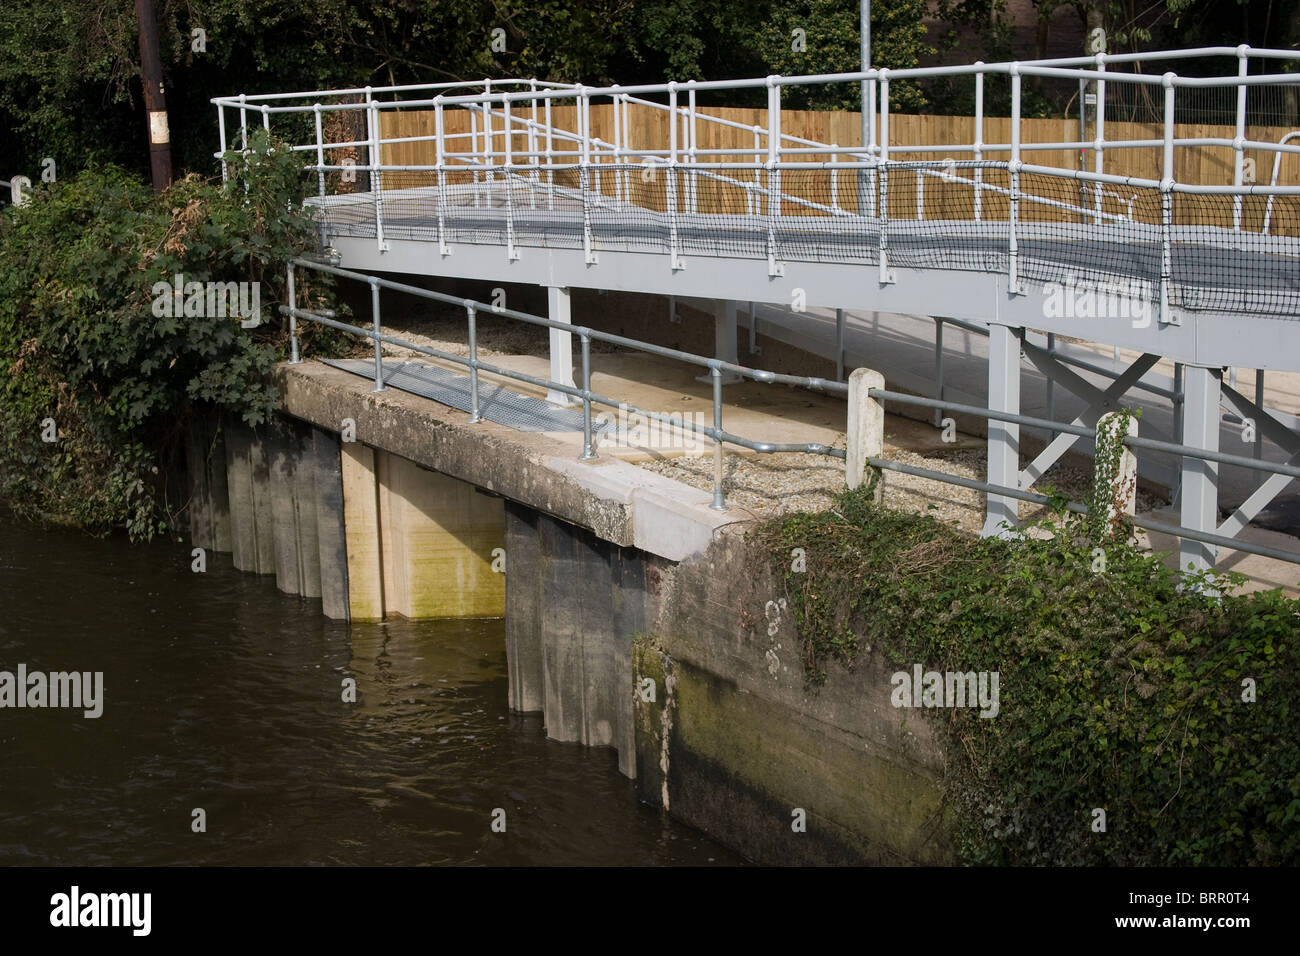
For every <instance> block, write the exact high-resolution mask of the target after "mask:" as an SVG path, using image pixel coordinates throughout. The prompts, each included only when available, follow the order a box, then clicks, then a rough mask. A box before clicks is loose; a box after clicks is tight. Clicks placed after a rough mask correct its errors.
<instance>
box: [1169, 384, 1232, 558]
mask: <svg viewBox="0 0 1300 956" xmlns="http://www.w3.org/2000/svg"><path fill="white" fill-rule="evenodd" d="M1221 375H1222V372H1221V371H1220V370H1219V369H1217V368H1205V367H1203V366H1199V365H1185V366H1184V368H1183V434H1182V443H1183V444H1184V445H1188V446H1190V447H1192V448H1200V449H1203V450H1205V451H1218V450H1219V388H1220V376H1221ZM1180 507H1181V510H1182V514H1181V520H1182V524H1183V527H1185V528H1191V529H1193V530H1196V531H1207V532H1211V533H1214V532H1216V531H1217V530H1218V523H1219V465H1218V463H1217V462H1213V461H1203V460H1202V459H1200V458H1184V459H1183V467H1182V498H1181V505H1180ZM1217 554H1218V548H1216V547H1215V546H1214V545H1212V544H1203V543H1202V542H1199V541H1189V540H1187V539H1186V538H1183V539H1182V543H1181V545H1180V546H1179V550H1178V566H1179V568H1181V569H1182V570H1184V571H1186V570H1187V569H1188V566H1189V565H1190V566H1191V567H1192V569H1193V570H1196V571H1202V570H1205V569H1206V568H1210V567H1213V566H1214V559H1215V557H1216V556H1217Z"/></svg>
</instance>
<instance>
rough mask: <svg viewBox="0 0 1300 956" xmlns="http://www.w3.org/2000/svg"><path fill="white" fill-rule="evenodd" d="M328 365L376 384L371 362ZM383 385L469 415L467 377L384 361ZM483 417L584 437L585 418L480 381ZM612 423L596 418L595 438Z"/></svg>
mask: <svg viewBox="0 0 1300 956" xmlns="http://www.w3.org/2000/svg"><path fill="white" fill-rule="evenodd" d="M321 361H322V362H324V363H325V364H326V365H330V366H332V367H334V368H337V369H342V370H343V371H345V372H351V373H352V374H353V375H360V376H361V377H362V378H366V379H370V380H371V381H374V377H375V363H374V361H373V360H370V359H321ZM383 369H384V371H383V376H384V384H385V385H388V386H390V387H392V388H397V389H401V390H402V391H403V392H410V393H411V394H412V395H419V396H421V397H422V398H428V399H432V400H433V401H435V402H439V403H440V404H443V405H448V406H450V407H451V408H459V409H460V410H461V411H462V412H469V410H470V392H469V376H468V375H457V374H456V373H455V372H450V371H448V370H446V369H443V368H438V367H436V366H433V365H425V364H423V363H420V362H409V361H403V360H401V359H386V360H384V362H383ZM478 410H479V414H480V415H481V416H483V417H484V418H486V419H487V420H488V421H492V422H496V423H497V424H498V425H507V426H509V427H510V428H516V429H518V430H519V431H524V432H580V431H582V412H581V411H580V410H579V411H569V410H565V409H561V408H556V407H555V406H553V405H549V404H547V403H546V402H544V401H542V400H540V399H537V398H531V397H529V396H527V395H520V394H519V393H518V392H512V391H510V390H509V389H508V388H506V387H505V386H503V385H493V384H490V383H486V382H483V381H482V380H481V379H480V380H479V386H478ZM611 425H612V423H610V422H601V421H597V420H596V418H595V416H593V417H592V423H591V429H592V432H593V433H600V432H602V431H604V430H605V429H606V428H608V427H611Z"/></svg>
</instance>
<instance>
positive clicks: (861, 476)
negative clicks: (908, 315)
mask: <svg viewBox="0 0 1300 956" xmlns="http://www.w3.org/2000/svg"><path fill="white" fill-rule="evenodd" d="M884 387H885V377H884V376H883V375H881V374H880V373H879V372H877V371H875V370H873V369H869V368H855V369H854V370H853V372H852V373H851V374H850V375H849V402H848V405H849V409H848V411H849V416H848V445H847V449H848V450H847V451H846V453H845V460H844V480H845V484H847V485H848V487H849V489H850V490H852V489H854V488H857V487H858V486H859V485H861V484H862V483H863V481H874V482H875V488H874V489H873V491H874V495H873V497H874V499H875V501H876V502H877V503H879V502H880V501H881V500H882V498H883V496H884V490H885V489H884V482H883V481H882V480H881V473H880V470H879V469H878V468H873V467H872V466H871V465H870V464H868V462H869V461H870V459H872V458H879V457H880V455H881V453H882V452H883V451H884V448H885V406H884V405H882V404H881V403H880V402H879V401H877V400H876V399H874V398H872V397H871V390H872V389H881V388H884Z"/></svg>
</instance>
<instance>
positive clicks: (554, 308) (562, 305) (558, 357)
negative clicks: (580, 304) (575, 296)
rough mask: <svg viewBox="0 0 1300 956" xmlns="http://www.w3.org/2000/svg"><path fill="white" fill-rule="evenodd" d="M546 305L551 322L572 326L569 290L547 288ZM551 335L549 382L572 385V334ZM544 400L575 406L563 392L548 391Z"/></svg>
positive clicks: (552, 332)
mask: <svg viewBox="0 0 1300 956" xmlns="http://www.w3.org/2000/svg"><path fill="white" fill-rule="evenodd" d="M546 304H547V308H548V309H549V311H548V313H547V317H548V318H549V319H550V320H551V321H552V322H563V323H565V324H566V325H572V324H573V311H572V307H571V305H570V301H569V290H568V289H566V288H563V287H561V286H547V288H546ZM549 331H550V335H551V381H552V382H559V383H560V384H561V385H573V333H572V332H561V331H560V330H559V329H550V330H549ZM546 400H547V401H548V402H550V403H552V404H553V405H559V406H560V407H562V408H567V407H569V406H570V405H573V404H575V402H574V399H573V398H571V397H570V396H568V395H565V394H564V393H563V392H557V391H556V390H555V389H548V390H547V392H546Z"/></svg>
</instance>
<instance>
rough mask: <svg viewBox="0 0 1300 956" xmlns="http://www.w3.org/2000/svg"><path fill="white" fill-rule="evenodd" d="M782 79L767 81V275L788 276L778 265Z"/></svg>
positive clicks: (775, 77) (781, 265) (779, 263)
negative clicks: (780, 82)
mask: <svg viewBox="0 0 1300 956" xmlns="http://www.w3.org/2000/svg"><path fill="white" fill-rule="evenodd" d="M779 79H780V77H779V76H775V75H773V76H769V77H768V78H767V274H768V275H769V276H780V275H785V267H784V265H783V264H782V263H781V262H779V261H778V249H777V238H776V228H777V223H778V222H779V220H780V218H781V170H780V168H779V166H780V163H781V87H780V85H779V84H778V82H777V81H778V80H779Z"/></svg>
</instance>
